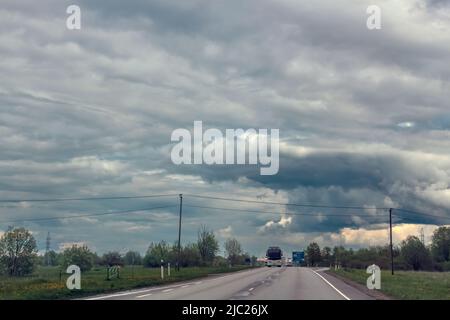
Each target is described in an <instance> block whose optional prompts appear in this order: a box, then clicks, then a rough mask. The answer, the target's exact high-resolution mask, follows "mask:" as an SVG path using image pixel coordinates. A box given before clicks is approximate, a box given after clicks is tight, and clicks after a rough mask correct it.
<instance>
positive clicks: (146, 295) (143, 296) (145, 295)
mask: <svg viewBox="0 0 450 320" xmlns="http://www.w3.org/2000/svg"><path fill="white" fill-rule="evenodd" d="M152 294H153V293H147V294H143V295H140V296H136V298H145V297H148V296H151V295H152Z"/></svg>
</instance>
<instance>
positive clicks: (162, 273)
mask: <svg viewBox="0 0 450 320" xmlns="http://www.w3.org/2000/svg"><path fill="white" fill-rule="evenodd" d="M163 263H164V261H163V260H161V279H162V280H164V265H163Z"/></svg>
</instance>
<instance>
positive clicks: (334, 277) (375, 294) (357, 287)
mask: <svg viewBox="0 0 450 320" xmlns="http://www.w3.org/2000/svg"><path fill="white" fill-rule="evenodd" d="M320 273H321V274H322V275H323V276H324V277H326V279H327V280H328V281H330V282H332V283H333V284H334V282H335V283H336V284H338V285H339V282H341V283H342V282H343V283H344V284H345V285H346V286H347V287H351V288H353V290H348V291H349V293H350V294H351V296H354V297H355V299H354V298H352V297H351V296H350V298H351V299H352V300H361V297H364V296H368V297H370V300H373V299H375V300H393V298H392V297H389V296H387V295H386V294H384V293H382V292H380V291H378V290H369V289H368V288H367V287H366V286H363V285H361V284H359V283H357V282H355V281H353V280H350V279H348V278H346V277H343V276H341V275H338V274H336V273H334V272H332V271H330V270H329V269H327V270H320ZM333 281H334V282H333ZM341 286H342V285H341ZM358 292H359V294H358Z"/></svg>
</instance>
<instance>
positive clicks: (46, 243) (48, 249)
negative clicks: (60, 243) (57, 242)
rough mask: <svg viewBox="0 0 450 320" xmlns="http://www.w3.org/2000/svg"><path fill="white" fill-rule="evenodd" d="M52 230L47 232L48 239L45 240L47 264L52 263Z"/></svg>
mask: <svg viewBox="0 0 450 320" xmlns="http://www.w3.org/2000/svg"><path fill="white" fill-rule="evenodd" d="M50 241H51V238H50V231H49V232H48V233H47V239H46V240H45V260H46V261H45V263H46V264H47V266H49V265H50V254H49V253H50Z"/></svg>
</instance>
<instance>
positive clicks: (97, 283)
mask: <svg viewBox="0 0 450 320" xmlns="http://www.w3.org/2000/svg"><path fill="white" fill-rule="evenodd" d="M247 268H250V267H248V266H236V267H231V268H229V267H201V268H200V267H192V268H182V269H180V271H176V270H174V269H172V270H171V276H170V277H168V276H167V272H166V274H165V279H164V280H161V271H160V269H159V268H144V267H142V266H134V267H131V266H127V267H124V268H122V269H121V270H120V278H119V279H112V280H106V268H94V269H92V270H90V271H87V272H83V273H82V274H81V290H68V289H67V288H66V280H67V277H68V276H69V275H68V274H65V273H62V274H61V276H60V268H58V267H40V268H38V269H37V270H36V272H35V273H34V274H33V275H32V276H29V277H20V278H19V277H17V278H16V277H3V276H0V300H16V299H17V300H22V299H39V300H41V299H73V298H80V297H83V296H88V295H94V294H100V293H107V292H114V291H120V290H128V289H135V288H141V287H148V286H154V285H161V284H168V283H173V282H177V281H183V280H190V279H194V278H199V277H205V276H207V275H210V274H217V273H226V272H234V271H239V270H243V269H247Z"/></svg>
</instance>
